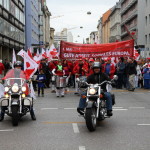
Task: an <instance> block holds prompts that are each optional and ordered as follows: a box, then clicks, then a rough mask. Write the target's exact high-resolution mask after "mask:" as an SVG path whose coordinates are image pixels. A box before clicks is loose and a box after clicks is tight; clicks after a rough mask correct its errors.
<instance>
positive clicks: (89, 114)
mask: <svg viewBox="0 0 150 150" xmlns="http://www.w3.org/2000/svg"><path fill="white" fill-rule="evenodd" d="M85 120H86V126H87V128H88V130H89V131H95V130H96V125H97V118H96V108H89V109H86V112H85Z"/></svg>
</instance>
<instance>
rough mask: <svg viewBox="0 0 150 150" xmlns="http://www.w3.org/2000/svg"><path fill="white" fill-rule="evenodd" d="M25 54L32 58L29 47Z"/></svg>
mask: <svg viewBox="0 0 150 150" xmlns="http://www.w3.org/2000/svg"><path fill="white" fill-rule="evenodd" d="M27 54H28V55H29V56H30V57H31V59H33V56H32V52H31V48H29V49H28V50H27Z"/></svg>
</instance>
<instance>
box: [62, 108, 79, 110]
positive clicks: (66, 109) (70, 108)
mask: <svg viewBox="0 0 150 150" xmlns="http://www.w3.org/2000/svg"><path fill="white" fill-rule="evenodd" d="M64 109H65V110H70V109H77V108H64Z"/></svg>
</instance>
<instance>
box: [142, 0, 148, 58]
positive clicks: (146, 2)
mask: <svg viewBox="0 0 150 150" xmlns="http://www.w3.org/2000/svg"><path fill="white" fill-rule="evenodd" d="M142 2H143V1H142ZM144 5H145V6H144V8H145V9H143V10H145V15H144V16H145V17H143V18H145V26H144V28H145V35H144V36H145V38H144V39H145V50H144V51H143V52H142V53H143V56H144V57H150V0H144Z"/></svg>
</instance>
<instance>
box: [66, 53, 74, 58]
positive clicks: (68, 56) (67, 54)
mask: <svg viewBox="0 0 150 150" xmlns="http://www.w3.org/2000/svg"><path fill="white" fill-rule="evenodd" d="M70 57H71V58H73V57H75V55H74V54H72V53H64V58H70Z"/></svg>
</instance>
